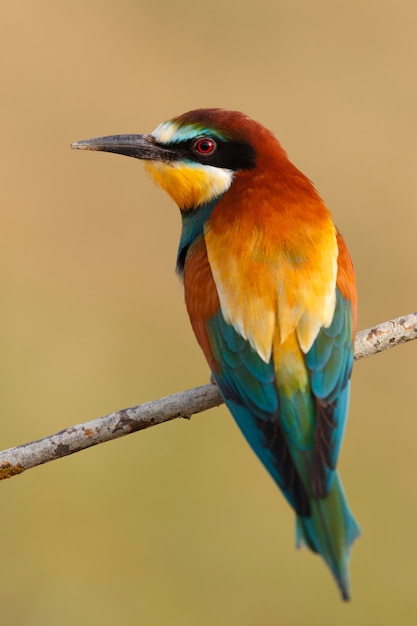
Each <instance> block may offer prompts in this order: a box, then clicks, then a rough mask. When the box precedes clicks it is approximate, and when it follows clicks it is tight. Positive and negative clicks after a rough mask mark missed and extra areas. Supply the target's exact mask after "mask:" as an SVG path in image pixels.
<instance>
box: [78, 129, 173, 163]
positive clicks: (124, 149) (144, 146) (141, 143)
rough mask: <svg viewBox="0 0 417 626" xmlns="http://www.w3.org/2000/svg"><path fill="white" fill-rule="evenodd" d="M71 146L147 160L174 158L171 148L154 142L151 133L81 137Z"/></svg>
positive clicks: (169, 159)
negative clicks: (91, 137)
mask: <svg viewBox="0 0 417 626" xmlns="http://www.w3.org/2000/svg"><path fill="white" fill-rule="evenodd" d="M71 148H74V149H75V150H97V151H99V152H114V153H115V154H124V155H125V156H130V157H134V158H135V159H145V160H149V161H173V160H174V159H175V158H176V154H175V152H174V151H173V150H170V149H169V148H166V147H164V146H161V145H160V144H159V145H158V144H157V143H155V139H154V137H153V136H152V135H109V136H108V137H96V138H95V139H82V140H81V141H76V142H75V143H72V144H71Z"/></svg>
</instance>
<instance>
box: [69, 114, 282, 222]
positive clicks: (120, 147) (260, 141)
mask: <svg viewBox="0 0 417 626" xmlns="http://www.w3.org/2000/svg"><path fill="white" fill-rule="evenodd" d="M72 147H73V148H76V149H78V150H99V151H103V152H114V153H117V154H124V155H126V156H131V157H135V158H137V159H142V160H143V161H145V166H146V169H147V170H148V172H149V173H150V175H151V176H152V178H153V179H154V180H155V182H156V183H157V184H158V185H159V186H161V187H162V188H163V189H165V191H166V192H167V193H168V194H169V195H170V196H171V197H172V198H173V200H174V201H175V202H176V203H177V204H178V206H179V207H180V209H181V210H182V211H189V210H192V209H195V208H197V207H199V206H201V205H203V204H206V203H208V202H211V201H213V200H215V199H216V198H218V197H220V196H222V195H223V194H224V193H225V192H226V191H227V190H228V189H229V187H230V186H231V185H232V182H233V181H234V180H235V179H236V178H237V177H239V176H241V175H244V174H245V173H248V172H253V171H254V170H256V169H257V168H259V165H260V163H261V164H262V161H265V159H267V160H268V165H269V167H270V165H271V163H273V162H276V160H277V159H278V160H279V161H281V162H282V161H284V160H286V155H285V152H284V151H283V150H282V148H281V146H280V144H279V143H278V141H277V140H276V139H275V137H274V136H273V135H272V133H271V132H270V131H268V130H267V129H266V128H264V127H263V126H261V124H258V123H257V122H255V121H253V120H251V119H250V118H248V117H247V116H246V115H244V114H243V113H239V112H237V111H227V110H224V109H197V110H195V111H189V112H188V113H184V114H183V115H180V116H178V117H174V118H173V119H172V120H170V121H168V122H163V123H162V124H160V125H159V126H158V127H157V128H156V129H155V130H154V131H153V132H152V133H150V134H149V135H111V136H108V137H98V138H96V139H86V140H83V141H78V142H76V143H74V144H72Z"/></svg>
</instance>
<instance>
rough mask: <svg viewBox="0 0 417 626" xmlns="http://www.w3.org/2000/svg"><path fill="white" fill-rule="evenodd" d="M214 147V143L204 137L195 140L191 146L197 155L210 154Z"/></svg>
mask: <svg viewBox="0 0 417 626" xmlns="http://www.w3.org/2000/svg"><path fill="white" fill-rule="evenodd" d="M216 147H217V145H216V142H215V141H213V139H208V138H206V137H205V138H204V139H197V141H196V142H195V144H194V145H193V148H194V150H195V151H196V152H198V154H204V155H206V154H207V155H208V154H212V152H214V151H215V149H216Z"/></svg>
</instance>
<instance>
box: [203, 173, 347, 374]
mask: <svg viewBox="0 0 417 626" xmlns="http://www.w3.org/2000/svg"><path fill="white" fill-rule="evenodd" d="M234 185H236V187H238V185H239V181H237V183H234ZM234 191H236V193H233V192H234ZM239 191H240V190H239V189H238V188H237V189H235V188H232V189H231V190H230V192H229V193H228V194H227V196H225V198H224V200H223V199H222V200H220V202H219V203H218V205H217V206H216V208H215V210H214V211H213V214H212V216H211V217H210V219H209V220H208V222H207V224H206V228H205V242H206V246H207V255H208V260H209V263H210V267H211V271H212V273H213V277H214V281H215V284H216V287H217V291H218V294H219V299H220V306H221V309H222V313H223V316H224V318H225V320H226V321H227V322H229V323H230V324H232V325H233V326H234V328H235V329H236V330H237V331H238V332H239V333H240V334H241V335H242V336H243V337H245V338H247V339H248V340H249V341H250V343H251V345H252V346H253V347H254V349H255V350H256V351H257V352H258V354H259V355H260V357H261V358H262V359H263V360H264V361H265V362H268V361H269V360H270V357H271V351H272V346H273V342H274V337H277V340H278V342H279V343H283V342H285V340H286V339H287V338H288V336H289V335H290V334H291V333H293V332H294V331H296V334H297V338H298V342H299V344H300V347H301V349H302V351H303V352H307V351H308V350H309V349H310V347H311V345H312V344H313V342H314V340H315V338H316V337H317V334H318V332H319V330H320V328H321V327H322V326H324V327H328V326H329V325H330V324H331V321H332V318H333V314H334V309H335V287H336V275H337V257H338V247H337V240H336V229H335V227H334V225H333V223H332V221H331V219H330V216H329V213H328V211H327V209H326V207H325V206H324V204H323V203H322V201H321V200H320V198H319V197H318V195H317V194H316V193H315V192H314V190H313V191H312V192H311V193H310V194H306V193H305V194H301V195H296V196H292V195H291V194H288V195H287V197H285V196H283V195H282V194H281V195H280V194H279V193H276V194H272V193H271V190H270V189H268V188H263V190H262V189H261V190H259V189H258V190H256V193H250V192H248V191H247V190H246V191H245V192H244V193H239Z"/></svg>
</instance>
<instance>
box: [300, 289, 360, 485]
mask: <svg viewBox="0 0 417 626" xmlns="http://www.w3.org/2000/svg"><path fill="white" fill-rule="evenodd" d="M336 296H337V297H336V309H335V314H334V317H333V321H332V324H331V325H330V327H329V328H322V329H321V330H320V332H319V334H318V336H317V339H316V340H315V342H314V344H313V346H312V347H311V349H310V350H309V352H308V353H307V354H306V364H307V367H308V369H309V371H310V377H311V390H312V393H313V395H314V396H315V399H316V407H317V416H316V427H315V441H314V456H313V473H312V483H313V492H314V493H315V495H316V496H317V497H320V496H321V497H322V496H325V495H326V494H327V493H328V491H329V489H330V487H331V485H332V482H333V478H334V474H335V468H336V463H337V459H338V456H339V450H340V446H341V443H342V439H343V434H344V431H345V425H346V418H347V411H348V404H349V393H350V375H351V372H352V365H353V341H352V307H351V303H350V302H349V300H346V299H345V298H344V297H343V296H342V295H341V293H340V292H339V290H338V289H337V290H336Z"/></svg>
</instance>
